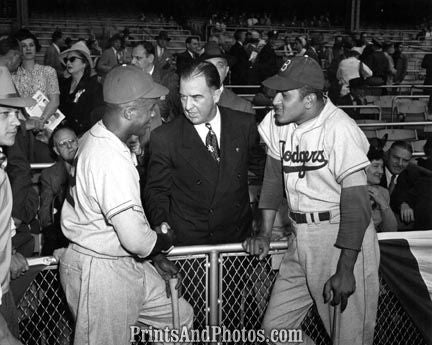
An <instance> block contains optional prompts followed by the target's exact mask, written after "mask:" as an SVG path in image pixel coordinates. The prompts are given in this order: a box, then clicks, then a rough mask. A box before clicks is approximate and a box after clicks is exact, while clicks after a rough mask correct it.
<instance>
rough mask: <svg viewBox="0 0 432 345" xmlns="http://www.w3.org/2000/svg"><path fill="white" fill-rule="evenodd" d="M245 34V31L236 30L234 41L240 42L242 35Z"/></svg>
mask: <svg viewBox="0 0 432 345" xmlns="http://www.w3.org/2000/svg"><path fill="white" fill-rule="evenodd" d="M244 32H246V31H245V30H236V31H235V32H234V39H235V40H236V41H238V40H239V39H241V35H242V33H244Z"/></svg>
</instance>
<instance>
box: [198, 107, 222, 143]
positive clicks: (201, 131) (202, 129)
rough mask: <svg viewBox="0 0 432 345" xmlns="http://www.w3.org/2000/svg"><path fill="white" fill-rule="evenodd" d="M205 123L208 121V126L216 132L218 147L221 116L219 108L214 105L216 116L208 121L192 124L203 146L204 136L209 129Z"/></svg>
mask: <svg viewBox="0 0 432 345" xmlns="http://www.w3.org/2000/svg"><path fill="white" fill-rule="evenodd" d="M206 123H210V126H211V128H212V130H213V132H214V133H215V134H216V138H217V141H218V145H219V148H220V136H221V116H220V111H219V108H218V107H216V116H215V117H214V118H213V119H212V120H211V121H209V122H204V123H201V124H199V125H194V127H195V129H196V131H197V133H198V135H199V137H200V138H201V141H202V142H203V144H204V146H205V144H206V137H207V134H208V132H209V129H208V128H207V127H206Z"/></svg>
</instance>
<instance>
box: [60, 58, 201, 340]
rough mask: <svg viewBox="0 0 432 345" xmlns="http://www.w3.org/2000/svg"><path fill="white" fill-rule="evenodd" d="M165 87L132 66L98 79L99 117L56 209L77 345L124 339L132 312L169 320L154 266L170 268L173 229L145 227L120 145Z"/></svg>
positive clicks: (183, 310)
mask: <svg viewBox="0 0 432 345" xmlns="http://www.w3.org/2000/svg"><path fill="white" fill-rule="evenodd" d="M167 92H168V90H167V89H166V88H165V87H163V86H161V85H159V84H156V83H154V82H153V80H152V78H151V77H150V76H149V75H148V74H147V73H145V72H144V71H142V70H139V69H138V68H136V67H134V66H119V67H116V68H114V69H113V70H111V71H110V72H109V73H108V74H107V76H106V78H105V82H104V86H103V93H104V100H105V102H106V103H107V105H106V110H105V114H104V117H103V119H102V120H101V121H99V122H98V123H96V124H95V125H94V126H93V127H92V128H91V129H90V130H89V131H88V132H86V134H85V135H84V136H83V138H82V141H81V144H80V147H79V149H78V152H77V154H76V156H75V159H74V164H73V168H72V174H73V177H72V179H71V182H70V189H69V193H68V194H67V196H66V201H65V203H64V205H63V209H62V214H61V226H62V230H63V233H64V235H65V236H66V237H67V238H68V239H69V240H70V241H71V244H70V245H69V247H68V248H67V249H66V252H65V253H64V254H63V256H62V257H61V259H60V278H61V284H62V287H63V289H64V291H65V294H66V298H67V301H68V305H69V307H70V309H71V312H72V315H73V317H74V320H75V334H74V344H75V345H87V344H88V345H107V344H109V345H126V344H129V343H130V326H133V325H135V323H136V322H137V319H138V320H139V321H140V322H141V323H143V324H146V325H147V326H152V327H154V328H158V329H165V328H166V327H168V328H171V327H172V307H171V300H170V299H169V298H167V296H166V294H165V283H164V280H163V279H162V277H161V275H160V274H159V273H158V271H159V272H160V273H162V274H164V275H167V276H168V275H170V274H173V273H176V268H175V266H174V267H172V266H173V264H171V262H170V261H168V260H167V259H166V258H165V257H164V256H163V255H161V254H160V253H161V251H164V250H168V249H169V248H170V246H171V244H172V241H173V238H172V234H171V232H172V230H168V229H167V230H166V231H165V232H163V231H162V232H160V231H156V232H155V231H153V230H152V229H151V228H150V226H149V224H148V222H147V218H146V216H145V214H144V211H143V207H142V204H141V198H140V188H139V176H138V172H137V170H136V168H135V166H134V164H133V160H132V154H131V152H130V150H129V148H128V146H127V145H126V143H127V141H128V139H129V138H130V136H131V135H137V136H139V135H142V134H144V132H145V131H146V130H148V128H149V126H150V122H151V114H152V113H153V111H154V106H155V105H156V103H157V100H158V98H159V97H160V96H162V95H164V94H166V93H167ZM150 258H151V259H152V260H153V263H154V265H155V266H156V267H157V268H158V271H156V268H155V267H154V266H153V265H151V264H150V262H149V260H148V259H150ZM171 265H172V266H171ZM179 309H180V323H181V325H182V326H187V327H189V328H190V327H191V326H192V320H193V311H192V308H191V306H190V305H189V304H188V303H187V302H186V301H185V300H184V299H180V303H179Z"/></svg>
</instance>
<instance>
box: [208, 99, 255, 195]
mask: <svg viewBox="0 0 432 345" xmlns="http://www.w3.org/2000/svg"><path fill="white" fill-rule="evenodd" d="M219 110H220V114H221V142H220V148H221V160H220V163H219V165H220V166H219V180H218V181H219V184H218V188H217V190H216V195H215V199H217V197H218V195H223V193H224V191H225V190H226V188H228V187H229V185H230V181H231V179H232V176H233V175H234V174H235V173H236V168H237V165H238V163H239V161H240V159H241V157H242V155H244V154H247V153H246V152H242V150H243V147H241V146H242V145H240V143H241V142H240V141H241V138H240V137H239V136H238V135H237V133H236V128H235V123H234V121H233V118H232V117H231V116H230V114H229V110H227V109H224V108H223V107H220V108H219Z"/></svg>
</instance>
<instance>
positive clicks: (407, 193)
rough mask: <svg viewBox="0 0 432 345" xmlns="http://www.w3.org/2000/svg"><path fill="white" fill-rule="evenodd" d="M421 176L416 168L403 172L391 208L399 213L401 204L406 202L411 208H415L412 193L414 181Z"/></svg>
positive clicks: (392, 196)
mask: <svg viewBox="0 0 432 345" xmlns="http://www.w3.org/2000/svg"><path fill="white" fill-rule="evenodd" d="M419 176H420V174H419V172H418V171H417V170H416V168H415V167H408V168H407V169H406V170H405V171H403V172H402V173H401V174H400V175H399V177H398V179H397V183H396V186H395V189H394V191H393V193H392V194H391V198H390V199H391V204H390V206H391V208H392V209H393V210H394V211H395V212H396V213H399V211H400V207H401V204H402V203H403V202H406V203H407V204H408V205H409V206H410V207H411V208H413V207H414V201H415V196H414V195H413V193H412V191H413V188H414V181H415V180H416V179H418V178H419Z"/></svg>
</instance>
